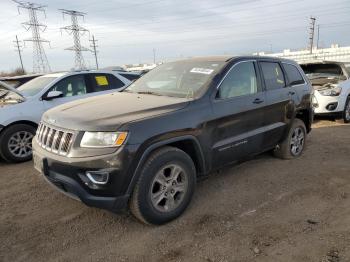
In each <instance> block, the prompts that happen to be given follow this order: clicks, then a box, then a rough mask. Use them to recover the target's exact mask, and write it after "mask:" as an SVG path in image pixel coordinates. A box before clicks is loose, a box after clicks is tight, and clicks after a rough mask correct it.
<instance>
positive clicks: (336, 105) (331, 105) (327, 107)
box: [326, 102, 338, 111]
mask: <svg viewBox="0 0 350 262" xmlns="http://www.w3.org/2000/svg"><path fill="white" fill-rule="evenodd" d="M337 107H338V103H337V102H335V103H330V104H328V105H327V106H326V109H327V110H329V111H333V110H335V109H336V108H337Z"/></svg>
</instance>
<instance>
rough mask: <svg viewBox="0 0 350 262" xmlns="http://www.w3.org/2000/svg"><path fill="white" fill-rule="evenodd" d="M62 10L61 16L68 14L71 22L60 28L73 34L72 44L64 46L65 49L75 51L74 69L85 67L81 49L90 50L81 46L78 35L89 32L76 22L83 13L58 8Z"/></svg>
mask: <svg viewBox="0 0 350 262" xmlns="http://www.w3.org/2000/svg"><path fill="white" fill-rule="evenodd" d="M59 10H61V11H62V14H63V16H64V15H69V16H70V17H71V22H72V24H71V25H69V26H65V27H62V28H61V30H62V29H64V30H66V31H67V32H68V33H69V34H71V35H73V42H74V45H73V46H72V47H69V48H66V50H70V51H74V52H75V69H85V68H86V66H85V62H84V57H83V54H82V52H83V51H90V50H89V49H88V48H86V47H83V46H82V45H81V43H80V35H83V34H85V33H86V32H89V31H88V30H87V29H85V28H84V27H81V26H79V24H78V17H82V18H84V15H85V13H82V12H79V11H74V10H66V9H59Z"/></svg>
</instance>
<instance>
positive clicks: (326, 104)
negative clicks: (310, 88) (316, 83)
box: [313, 90, 346, 115]
mask: <svg viewBox="0 0 350 262" xmlns="http://www.w3.org/2000/svg"><path fill="white" fill-rule="evenodd" d="M345 102H346V98H344V97H343V96H342V95H340V96H323V95H321V94H320V93H319V92H318V91H317V90H315V93H314V99H313V104H314V108H315V114H317V115H319V114H337V113H340V112H342V111H343V110H344V106H345Z"/></svg>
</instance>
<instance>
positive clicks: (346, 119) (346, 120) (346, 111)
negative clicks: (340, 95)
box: [343, 97, 350, 123]
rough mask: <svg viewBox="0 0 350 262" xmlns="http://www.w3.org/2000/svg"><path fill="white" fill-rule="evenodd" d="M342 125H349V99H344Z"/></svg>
mask: <svg viewBox="0 0 350 262" xmlns="http://www.w3.org/2000/svg"><path fill="white" fill-rule="evenodd" d="M343 120H344V123H350V97H348V99H346V103H345V107H344V112H343Z"/></svg>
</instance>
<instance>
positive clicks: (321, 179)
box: [0, 120, 350, 262]
mask: <svg viewBox="0 0 350 262" xmlns="http://www.w3.org/2000/svg"><path fill="white" fill-rule="evenodd" d="M308 145H309V146H308V148H307V150H306V151H305V153H304V155H303V156H302V157H301V158H299V159H296V160H291V161H282V160H279V159H275V158H273V157H272V156H271V155H269V154H265V155H262V156H259V157H258V158H255V159H254V160H252V161H249V162H246V163H243V164H241V165H239V166H235V167H232V168H230V169H226V170H224V171H223V172H221V173H219V174H213V175H211V176H210V177H209V178H208V179H206V180H204V181H202V182H200V183H199V184H198V187H197V192H196V194H195V197H194V200H193V203H192V204H191V206H190V207H189V209H188V210H187V212H186V213H185V214H184V215H183V216H182V217H181V218H179V219H178V220H176V221H174V222H172V223H170V224H168V225H165V226H161V227H151V226H144V225H142V224H140V223H139V222H137V221H135V220H134V219H133V218H132V217H131V216H129V215H113V214H111V213H108V212H106V211H102V210H98V209H93V208H88V207H86V206H84V205H82V204H81V203H79V202H76V201H74V200H71V199H69V198H67V197H66V196H64V195H62V194H60V193H58V192H56V191H55V190H53V189H52V188H51V187H50V186H49V185H47V184H46V182H45V181H44V180H43V179H42V178H41V177H40V176H39V175H38V173H37V172H36V171H34V169H33V168H32V163H25V164H18V165H8V164H5V163H0V261H268V262H273V261H283V262H288V261H297V262H303V261H317V262H318V261H331V262H339V261H350V172H349V171H350V159H349V158H350V126H349V125H348V126H346V125H341V124H335V123H334V122H331V121H325V120H323V121H320V122H319V123H317V124H316V125H315V128H314V130H313V132H312V134H311V135H310V137H309V139H308Z"/></svg>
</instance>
